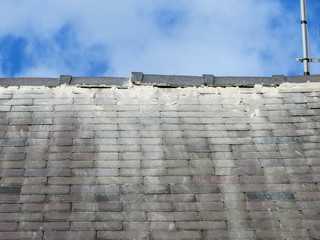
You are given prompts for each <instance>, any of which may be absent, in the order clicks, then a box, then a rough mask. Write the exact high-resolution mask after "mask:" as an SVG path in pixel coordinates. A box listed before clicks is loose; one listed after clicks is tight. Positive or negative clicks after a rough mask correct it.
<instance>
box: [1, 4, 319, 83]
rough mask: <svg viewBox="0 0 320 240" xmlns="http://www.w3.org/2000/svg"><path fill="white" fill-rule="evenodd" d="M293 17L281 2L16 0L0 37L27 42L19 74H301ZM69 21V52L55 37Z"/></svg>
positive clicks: (6, 8) (4, 15)
mask: <svg viewBox="0 0 320 240" xmlns="http://www.w3.org/2000/svg"><path fill="white" fill-rule="evenodd" d="M285 12H286V13H285ZM295 14H296V12H294V13H293V12H292V11H291V12H290V9H285V8H284V7H283V6H282V5H281V1H280V0H241V1H239V0H225V1H218V0H197V1H193V0H174V1H172V0H161V1H159V0H108V1H105V0H67V1H66V0H28V1H21V0H10V1H2V2H0V37H1V36H2V37H3V36H6V35H8V34H11V35H13V36H22V37H25V38H27V39H28V40H29V48H28V51H29V52H28V54H29V55H30V56H32V57H31V58H32V60H33V65H25V67H24V68H23V69H22V70H21V72H20V73H18V74H17V75H19V76H21V75H24V76H27V75H32V76H36V75H38V76H52V77H57V75H60V74H72V75H83V74H89V73H90V71H91V70H90V62H92V61H97V62H98V63H101V62H102V61H105V62H106V63H108V66H109V69H108V70H107V71H106V72H105V73H104V74H105V75H108V76H110V75H116V76H129V73H130V72H131V71H143V72H145V73H156V74H184V75H201V74H203V73H212V74H215V75H248V76H250V75H267V76H268V75H272V74H291V73H294V74H296V73H297V71H296V70H295V69H300V68H301V69H302V66H300V65H299V64H298V63H295V58H296V57H300V52H301V51H300V49H301V46H300V42H301V40H300V38H301V37H300V35H301V34H300V32H299V31H300V26H299V21H300V19H299V18H300V16H299V15H298V16H296V15H295ZM298 14H299V12H298ZM64 26H71V28H72V29H71V30H72V34H73V35H72V38H74V39H73V40H72V42H71V45H70V46H69V47H67V48H65V49H64V48H62V47H61V43H60V42H57V41H55V38H54V37H55V36H56V34H57V33H58V32H59V31H60V30H61V28H63V27H64ZM39 43H40V44H41V46H40V47H38V46H37V45H38V44H39ZM59 44H60V45H59ZM92 46H99V50H98V51H95V50H94V51H93V50H92V49H93V48H92ZM102 46H103V47H102ZM37 48H39V49H40V50H39V49H38V50H39V51H37ZM41 51H47V52H44V53H42V52H41ZM316 51H318V52H319V49H316ZM92 52H94V53H92ZM319 57H320V56H319ZM73 60H74V61H75V63H74V64H71V63H72V61H73Z"/></svg>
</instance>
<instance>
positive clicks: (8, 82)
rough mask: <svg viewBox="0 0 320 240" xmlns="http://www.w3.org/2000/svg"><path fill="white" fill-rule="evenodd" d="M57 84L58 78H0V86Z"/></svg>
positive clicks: (48, 85)
mask: <svg viewBox="0 0 320 240" xmlns="http://www.w3.org/2000/svg"><path fill="white" fill-rule="evenodd" d="M58 85H59V79H58V78H0V86H6V87H7V86H47V87H56V86H58Z"/></svg>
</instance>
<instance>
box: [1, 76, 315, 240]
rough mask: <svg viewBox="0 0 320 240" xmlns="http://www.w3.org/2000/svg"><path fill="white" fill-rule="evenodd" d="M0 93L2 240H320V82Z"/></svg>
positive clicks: (38, 86)
mask: <svg viewBox="0 0 320 240" xmlns="http://www.w3.org/2000/svg"><path fill="white" fill-rule="evenodd" d="M161 79H162V80H161ZM237 79H238V80H237ZM279 79H280V80H279ZM72 81H74V82H72ZM219 81H220V82H219ZM101 82H102V83H101ZM294 82H298V83H294ZM47 83H48V84H47ZM60 83H66V84H67V85H65V84H63V85H59V84H60ZM197 83H201V84H197ZM256 83H260V84H262V85H257V84H256ZM228 84H230V86H233V87H225V86H228ZM0 85H2V87H0V151H1V155H0V167H1V169H0V239H152V240H157V239H174V240H176V239H192V240H194V239H304V240H305V239H319V238H320V220H319V219H320V187H319V181H320V159H319V158H320V101H319V99H320V82H319V76H309V77H308V76H307V77H284V76H273V77H271V78H248V79H246V78H241V79H239V78H215V77H214V76H213V75H204V76H202V77H184V76H159V75H144V74H140V73H133V74H132V76H131V79H127V78H72V77H71V76H61V77H60V78H57V79H0ZM9 85H11V86H9ZM22 85H27V86H22ZM43 85H46V86H43ZM144 85H150V86H144ZM263 85H265V86H263ZM5 86H7V87H5ZM111 86H113V87H111ZM177 86H180V87H177ZM188 86H189V87H188ZM195 86H197V87H195ZM217 86H224V87H217ZM234 86H238V87H234ZM239 86H240V87H239ZM182 87H183V88H182Z"/></svg>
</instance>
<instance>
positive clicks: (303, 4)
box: [297, 0, 320, 75]
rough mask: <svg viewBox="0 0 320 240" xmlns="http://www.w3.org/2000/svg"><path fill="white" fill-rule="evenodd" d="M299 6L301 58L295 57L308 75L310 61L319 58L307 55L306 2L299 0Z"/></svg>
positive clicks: (318, 60)
mask: <svg viewBox="0 0 320 240" xmlns="http://www.w3.org/2000/svg"><path fill="white" fill-rule="evenodd" d="M300 7H301V28H302V49H303V58H297V61H298V62H302V63H303V69H304V75H310V62H320V59H319V58H310V56H308V55H309V54H308V49H309V47H310V46H309V34H308V24H307V3H306V0H300Z"/></svg>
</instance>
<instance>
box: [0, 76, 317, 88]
mask: <svg viewBox="0 0 320 240" xmlns="http://www.w3.org/2000/svg"><path fill="white" fill-rule="evenodd" d="M307 82H320V75H308V76H287V77H286V76H284V75H273V76H271V77H235V76H231V77H228V76H226V77H221V76H219V77H217V76H214V75H213V74H203V75H202V76H183V75H158V74H144V73H142V72H131V76H130V78H124V77H72V76H71V75H61V76H60V78H0V86H4V87H8V86H46V87H56V86H59V85H62V84H67V85H73V86H81V87H119V88H127V87H129V86H130V85H131V84H136V85H151V86H157V87H199V86H210V87H219V86H225V87H227V86H243V87H253V86H254V85H256V84H259V85H263V86H278V85H280V84H282V83H307Z"/></svg>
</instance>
